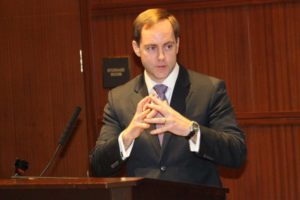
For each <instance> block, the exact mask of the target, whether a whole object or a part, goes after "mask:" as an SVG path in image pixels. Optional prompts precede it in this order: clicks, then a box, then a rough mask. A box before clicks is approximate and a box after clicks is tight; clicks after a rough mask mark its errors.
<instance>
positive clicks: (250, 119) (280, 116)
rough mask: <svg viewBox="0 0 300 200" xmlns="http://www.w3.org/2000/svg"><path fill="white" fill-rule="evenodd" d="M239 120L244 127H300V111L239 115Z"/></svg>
mask: <svg viewBox="0 0 300 200" xmlns="http://www.w3.org/2000/svg"><path fill="white" fill-rule="evenodd" d="M237 120H238V122H239V124H240V125H242V126H249V125H300V111H298V112H252V113H237Z"/></svg>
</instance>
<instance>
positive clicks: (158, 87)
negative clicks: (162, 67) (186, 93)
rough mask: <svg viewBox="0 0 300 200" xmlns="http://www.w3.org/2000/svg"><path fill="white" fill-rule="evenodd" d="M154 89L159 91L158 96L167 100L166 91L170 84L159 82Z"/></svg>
mask: <svg viewBox="0 0 300 200" xmlns="http://www.w3.org/2000/svg"><path fill="white" fill-rule="evenodd" d="M153 89H154V90H155V92H156V93H157V95H158V97H159V98H160V99H161V100H165V99H166V95H165V94H166V91H167V89H168V86H166V85H164V84H157V85H155V86H154V87H153Z"/></svg>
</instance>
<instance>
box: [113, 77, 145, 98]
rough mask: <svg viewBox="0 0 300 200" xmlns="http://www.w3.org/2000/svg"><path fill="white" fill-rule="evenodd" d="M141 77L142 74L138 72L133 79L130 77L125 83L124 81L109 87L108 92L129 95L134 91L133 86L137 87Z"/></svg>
mask: <svg viewBox="0 0 300 200" xmlns="http://www.w3.org/2000/svg"><path fill="white" fill-rule="evenodd" d="M141 79H142V75H141V74H140V75H138V76H136V77H134V78H133V79H131V80H130V81H128V82H127V83H124V84H122V85H120V86H117V87H115V88H113V89H111V90H110V91H109V93H111V94H113V95H117V96H118V95H122V96H124V95H126V94H128V95H130V93H132V92H134V90H135V88H136V87H137V85H138V84H139V82H140V80H141Z"/></svg>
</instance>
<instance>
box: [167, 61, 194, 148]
mask: <svg viewBox="0 0 300 200" xmlns="http://www.w3.org/2000/svg"><path fill="white" fill-rule="evenodd" d="M189 88H190V81H189V76H188V72H187V70H186V69H185V68H184V67H182V66H180V69H179V74H178V78H177V80H176V83H175V88H174V91H173V95H172V101H171V107H172V108H173V109H174V110H176V111H177V112H179V113H180V114H182V115H185V111H186V98H187V96H188V95H189V91H190V90H189ZM172 137H174V135H173V134H171V133H165V135H164V140H163V146H162V154H163V152H164V151H165V150H166V147H167V145H168V143H169V142H170V140H171V138H172Z"/></svg>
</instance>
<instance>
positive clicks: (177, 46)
mask: <svg viewBox="0 0 300 200" xmlns="http://www.w3.org/2000/svg"><path fill="white" fill-rule="evenodd" d="M179 41H180V39H179V37H178V38H177V41H176V48H177V49H176V54H177V53H178V51H179Z"/></svg>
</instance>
